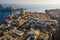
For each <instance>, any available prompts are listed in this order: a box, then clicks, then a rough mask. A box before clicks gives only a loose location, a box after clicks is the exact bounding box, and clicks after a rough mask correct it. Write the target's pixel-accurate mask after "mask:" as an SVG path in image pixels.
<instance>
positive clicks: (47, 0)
mask: <svg viewBox="0 0 60 40" xmlns="http://www.w3.org/2000/svg"><path fill="white" fill-rule="evenodd" d="M0 4H60V0H0Z"/></svg>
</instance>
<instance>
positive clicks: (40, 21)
mask: <svg viewBox="0 0 60 40" xmlns="http://www.w3.org/2000/svg"><path fill="white" fill-rule="evenodd" d="M2 8H3V9H2ZM25 10H27V9H25V8H16V7H15V6H11V7H10V8H9V7H8V9H7V8H6V7H4V6H2V5H1V6H0V11H1V12H10V15H9V16H6V17H4V18H3V20H2V21H0V40H55V39H57V38H56V36H57V34H56V32H57V27H58V25H59V24H58V19H57V18H58V17H54V14H53V15H50V14H48V13H50V12H49V11H47V10H46V12H45V13H38V12H26V11H25ZM16 11H19V12H20V13H19V14H14V13H15V12H16ZM52 12H54V11H52ZM58 31H59V30H58Z"/></svg>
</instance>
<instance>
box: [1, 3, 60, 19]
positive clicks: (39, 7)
mask: <svg viewBox="0 0 60 40" xmlns="http://www.w3.org/2000/svg"><path fill="white" fill-rule="evenodd" d="M2 5H3V6H5V7H10V6H16V7H17V8H26V9H27V10H25V11H26V12H45V10H46V9H47V10H50V9H60V4H29V5H28V4H2ZM8 15H10V12H0V20H2V19H3V18H4V17H5V16H8Z"/></svg>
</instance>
